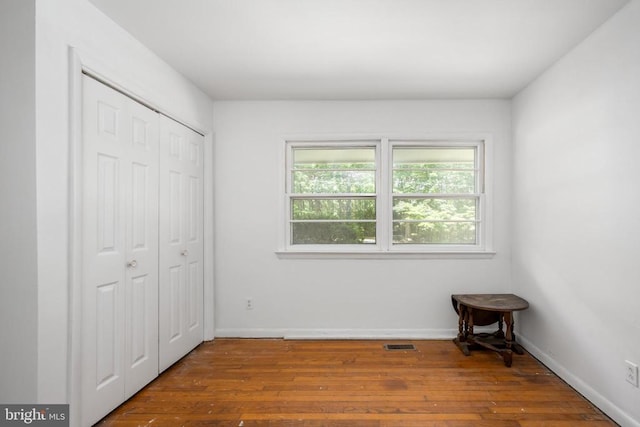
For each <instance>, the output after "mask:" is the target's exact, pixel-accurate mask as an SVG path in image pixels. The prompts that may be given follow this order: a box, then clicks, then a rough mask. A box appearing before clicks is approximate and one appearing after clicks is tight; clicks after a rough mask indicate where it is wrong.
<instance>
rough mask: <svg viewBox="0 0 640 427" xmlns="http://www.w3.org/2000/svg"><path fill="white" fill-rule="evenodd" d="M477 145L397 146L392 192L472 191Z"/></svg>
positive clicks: (394, 158)
mask: <svg viewBox="0 0 640 427" xmlns="http://www.w3.org/2000/svg"><path fill="white" fill-rule="evenodd" d="M475 156H476V149H475V148H468V147H456V148H442V147H420V148H415V147H414V148H410V147H396V148H394V149H393V192H395V193H449V194H456V193H474V192H475V182H476V179H475V173H476V172H475V164H476V162H475Z"/></svg>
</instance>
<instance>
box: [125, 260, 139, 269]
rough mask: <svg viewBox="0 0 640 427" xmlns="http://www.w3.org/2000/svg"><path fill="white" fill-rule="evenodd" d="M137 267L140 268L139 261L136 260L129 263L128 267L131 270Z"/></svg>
mask: <svg viewBox="0 0 640 427" xmlns="http://www.w3.org/2000/svg"><path fill="white" fill-rule="evenodd" d="M137 266H138V261H136V260H135V259H134V260H131V261H129V262H128V263H127V267H129V268H136V267H137Z"/></svg>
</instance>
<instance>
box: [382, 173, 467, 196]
mask: <svg viewBox="0 0 640 427" xmlns="http://www.w3.org/2000/svg"><path fill="white" fill-rule="evenodd" d="M393 192H394V193H405V194H406V193H425V194H437V193H439V194H473V193H474V192H475V174H474V172H473V171H447V170H424V169H423V170H417V169H407V170H404V169H403V170H394V171H393Z"/></svg>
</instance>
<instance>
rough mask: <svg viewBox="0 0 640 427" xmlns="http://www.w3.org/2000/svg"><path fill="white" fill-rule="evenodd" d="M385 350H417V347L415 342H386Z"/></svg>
mask: <svg viewBox="0 0 640 427" xmlns="http://www.w3.org/2000/svg"><path fill="white" fill-rule="evenodd" d="M384 349H385V350H405V351H406V350H415V349H416V347H415V346H414V345H413V344H385V345H384Z"/></svg>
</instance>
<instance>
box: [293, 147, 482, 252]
mask: <svg viewBox="0 0 640 427" xmlns="http://www.w3.org/2000/svg"><path fill="white" fill-rule="evenodd" d="M485 148H486V147H485V140H484V139H478V140H393V139H387V138H380V139H375V140H340V141H287V143H286V183H285V186H286V194H285V205H286V206H285V212H286V214H285V227H284V229H285V237H284V241H285V244H284V252H331V253H342V252H356V253H359V252H363V253H368V252H371V253H393V252H395V253H403V252H405V253H423V252H424V253H456V252H457V253H464V252H486V251H488V247H487V228H488V224H487V219H486V217H487V212H486V210H487V209H486V191H485V161H484V159H485Z"/></svg>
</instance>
